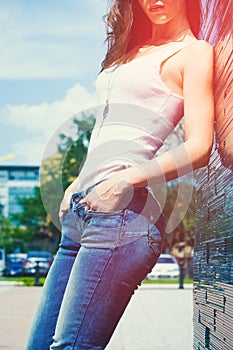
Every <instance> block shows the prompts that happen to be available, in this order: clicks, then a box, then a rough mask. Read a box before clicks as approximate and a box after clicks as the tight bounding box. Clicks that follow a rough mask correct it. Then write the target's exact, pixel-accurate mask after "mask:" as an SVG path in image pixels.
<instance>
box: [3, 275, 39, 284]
mask: <svg viewBox="0 0 233 350" xmlns="http://www.w3.org/2000/svg"><path fill="white" fill-rule="evenodd" d="M1 281H14V282H23V285H24V286H34V285H35V278H34V277H28V276H24V277H0V282H1ZM44 281H45V277H40V279H39V284H40V286H43V284H44Z"/></svg>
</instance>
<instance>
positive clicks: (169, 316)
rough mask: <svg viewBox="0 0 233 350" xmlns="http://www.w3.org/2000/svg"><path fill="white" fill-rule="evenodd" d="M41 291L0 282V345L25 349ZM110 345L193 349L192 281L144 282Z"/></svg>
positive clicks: (122, 349)
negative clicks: (190, 283)
mask: <svg viewBox="0 0 233 350" xmlns="http://www.w3.org/2000/svg"><path fill="white" fill-rule="evenodd" d="M40 292H41V287H22V286H17V287H15V286H1V284H0V310H1V313H0V349H7V350H25V344H26V339H27V334H28V330H29V326H30V322H31V319H32V316H33V312H34V309H35V306H36V304H37V301H38V299H39V295H40ZM106 349H107V350H192V285H185V288H184V289H183V290H179V289H178V286H177V285H172V284H169V285H165V284H164V285H162V284H159V285H158V284H150V285H148V284H144V285H142V286H141V287H140V288H139V290H138V291H137V292H136V293H135V295H134V296H133V298H132V300H131V302H130V304H129V305H128V308H127V310H126V312H125V314H124V316H123V317H122V319H121V321H120V323H119V325H118V327H117V329H116V331H115V333H114V335H113V337H112V340H111V342H110V343H109V345H108V346H107V348H106ZM32 350H33V349H32ZM41 350H47V349H41Z"/></svg>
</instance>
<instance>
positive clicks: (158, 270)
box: [147, 254, 180, 280]
mask: <svg viewBox="0 0 233 350" xmlns="http://www.w3.org/2000/svg"><path fill="white" fill-rule="evenodd" d="M179 274H180V268H179V265H178V263H177V261H176V259H175V258H174V256H173V255H171V254H161V255H160V257H159V259H158V261H157V263H156V265H155V266H154V267H153V269H152V271H151V272H150V273H149V274H148V275H147V278H148V279H150V280H152V279H157V278H178V277H179Z"/></svg>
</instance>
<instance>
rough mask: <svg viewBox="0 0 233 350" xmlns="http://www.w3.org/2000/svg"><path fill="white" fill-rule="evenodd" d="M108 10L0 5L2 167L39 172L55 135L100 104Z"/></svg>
mask: <svg viewBox="0 0 233 350" xmlns="http://www.w3.org/2000/svg"><path fill="white" fill-rule="evenodd" d="M106 9H107V0H106V1H103V0H85V1H80V0H46V1H45V0H41V1H30V0H11V1H9V0H1V2H0V22H1V28H2V33H1V38H0V52H1V54H0V165H6V164H12V165H14V164H15V165H16V164H20V165H40V162H41V159H42V157H43V151H44V149H45V146H46V144H47V143H48V142H49V139H50V138H51V135H52V134H53V133H54V132H55V131H56V129H57V128H58V127H59V126H60V125H61V124H62V123H64V122H65V121H66V120H68V119H70V118H71V117H72V116H73V115H75V114H76V113H77V112H79V111H82V110H85V109H87V108H88V107H90V106H93V105H95V80H96V77H97V74H98V72H99V70H100V64H101V61H102V60H103V58H104V54H105V49H106V46H105V45H104V40H105V24H104V23H103V20H102V17H103V15H104V14H105V13H106ZM9 154H10V156H7V155H9ZM12 154H13V155H12Z"/></svg>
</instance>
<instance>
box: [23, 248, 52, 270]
mask: <svg viewBox="0 0 233 350" xmlns="http://www.w3.org/2000/svg"><path fill="white" fill-rule="evenodd" d="M52 262H53V256H52V254H51V253H50V252H47V251H29V252H28V253H27V257H26V260H25V261H24V263H23V264H24V268H23V273H24V275H35V273H36V268H37V266H38V268H39V275H40V276H46V275H47V273H48V271H49V269H50V266H51V265H52Z"/></svg>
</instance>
